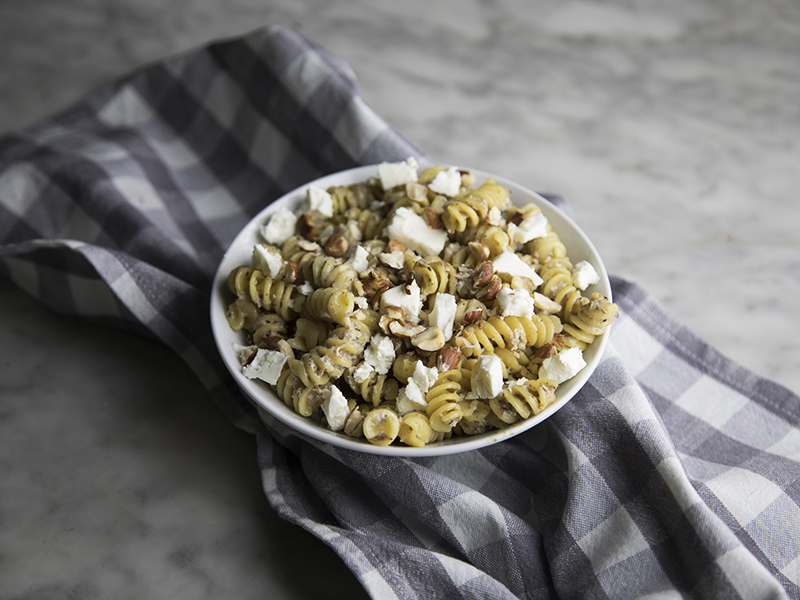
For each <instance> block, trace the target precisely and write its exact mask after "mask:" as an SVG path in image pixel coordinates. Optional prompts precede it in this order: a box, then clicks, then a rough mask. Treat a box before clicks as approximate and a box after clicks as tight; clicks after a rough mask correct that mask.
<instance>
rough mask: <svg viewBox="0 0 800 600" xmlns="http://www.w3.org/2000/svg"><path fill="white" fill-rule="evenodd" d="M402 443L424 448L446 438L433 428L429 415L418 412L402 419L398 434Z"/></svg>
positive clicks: (407, 414)
mask: <svg viewBox="0 0 800 600" xmlns="http://www.w3.org/2000/svg"><path fill="white" fill-rule="evenodd" d="M398 437H399V438H400V441H401V442H403V443H404V444H406V445H407V446H413V447H415V448H422V447H423V446H425V445H427V444H430V443H433V442H438V441H440V440H441V439H443V438H444V433H443V432H441V431H436V430H435V429H434V428H433V427H431V422H430V419H429V418H428V415H426V414H425V413H422V412H418V411H412V412H410V413H406V414H405V415H403V416H402V418H401V419H400V429H399V432H398Z"/></svg>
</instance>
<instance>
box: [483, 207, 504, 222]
mask: <svg viewBox="0 0 800 600" xmlns="http://www.w3.org/2000/svg"><path fill="white" fill-rule="evenodd" d="M502 218H503V213H502V212H500V209H499V208H497V207H496V206H493V207H492V208H490V209H489V214H488V215H486V220H487V221H488V222H489V225H500V221H501V219H502Z"/></svg>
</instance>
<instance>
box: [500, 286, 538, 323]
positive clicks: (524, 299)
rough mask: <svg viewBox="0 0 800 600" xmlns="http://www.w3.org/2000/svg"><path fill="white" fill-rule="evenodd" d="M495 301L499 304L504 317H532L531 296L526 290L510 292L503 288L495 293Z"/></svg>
mask: <svg viewBox="0 0 800 600" xmlns="http://www.w3.org/2000/svg"><path fill="white" fill-rule="evenodd" d="M497 301H498V302H499V303H500V309H501V310H502V316H504V317H525V318H526V319H530V318H531V317H532V316H533V296H531V295H530V294H529V293H528V290H525V289H522V288H520V289H516V290H512V289H511V288H510V287H508V286H503V287H502V288H500V291H499V292H498V293H497Z"/></svg>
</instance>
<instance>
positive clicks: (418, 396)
mask: <svg viewBox="0 0 800 600" xmlns="http://www.w3.org/2000/svg"><path fill="white" fill-rule="evenodd" d="M427 405H428V402H427V400H425V394H424V393H423V392H422V390H421V389H420V388H419V386H418V385H417V384H416V383H415V382H414V380H413V379H409V380H408V385H407V386H405V387H404V388H401V389H400V393H399V394H398V395H397V401H396V403H395V406H397V412H398V413H400V414H401V415H405V414H407V413H410V412H412V411H415V410H419V411H423V412H424V411H425V407H426V406H427Z"/></svg>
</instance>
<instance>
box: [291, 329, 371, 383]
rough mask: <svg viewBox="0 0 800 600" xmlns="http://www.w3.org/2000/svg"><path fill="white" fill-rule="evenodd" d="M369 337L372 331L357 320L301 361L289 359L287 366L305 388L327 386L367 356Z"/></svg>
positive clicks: (313, 349)
mask: <svg viewBox="0 0 800 600" xmlns="http://www.w3.org/2000/svg"><path fill="white" fill-rule="evenodd" d="M369 336H370V331H369V329H368V328H367V327H366V326H365V325H364V324H363V323H361V322H359V321H356V320H353V321H352V322H351V324H350V326H348V327H337V328H336V329H334V330H333V331H332V332H331V334H330V337H328V339H327V340H325V344H324V345H322V346H317V347H315V348H312V349H311V350H310V351H309V352H307V353H306V354H304V355H303V356H302V357H301V358H299V359H296V358H289V360H288V361H287V364H288V365H289V368H290V369H291V370H292V372H293V373H294V374H295V375H296V376H297V377H298V378H299V379H300V381H302V383H303V385H306V386H309V387H313V386H317V385H323V384H325V383H328V381H330V380H331V378H333V379H338V378H339V377H341V376H342V374H343V373H344V372H345V371H346V370H347V369H350V368H352V367H353V365H354V363H355V361H356V360H357V359H358V357H359V356H361V354H362V353H363V352H364V347H365V346H366V345H367V342H369Z"/></svg>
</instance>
